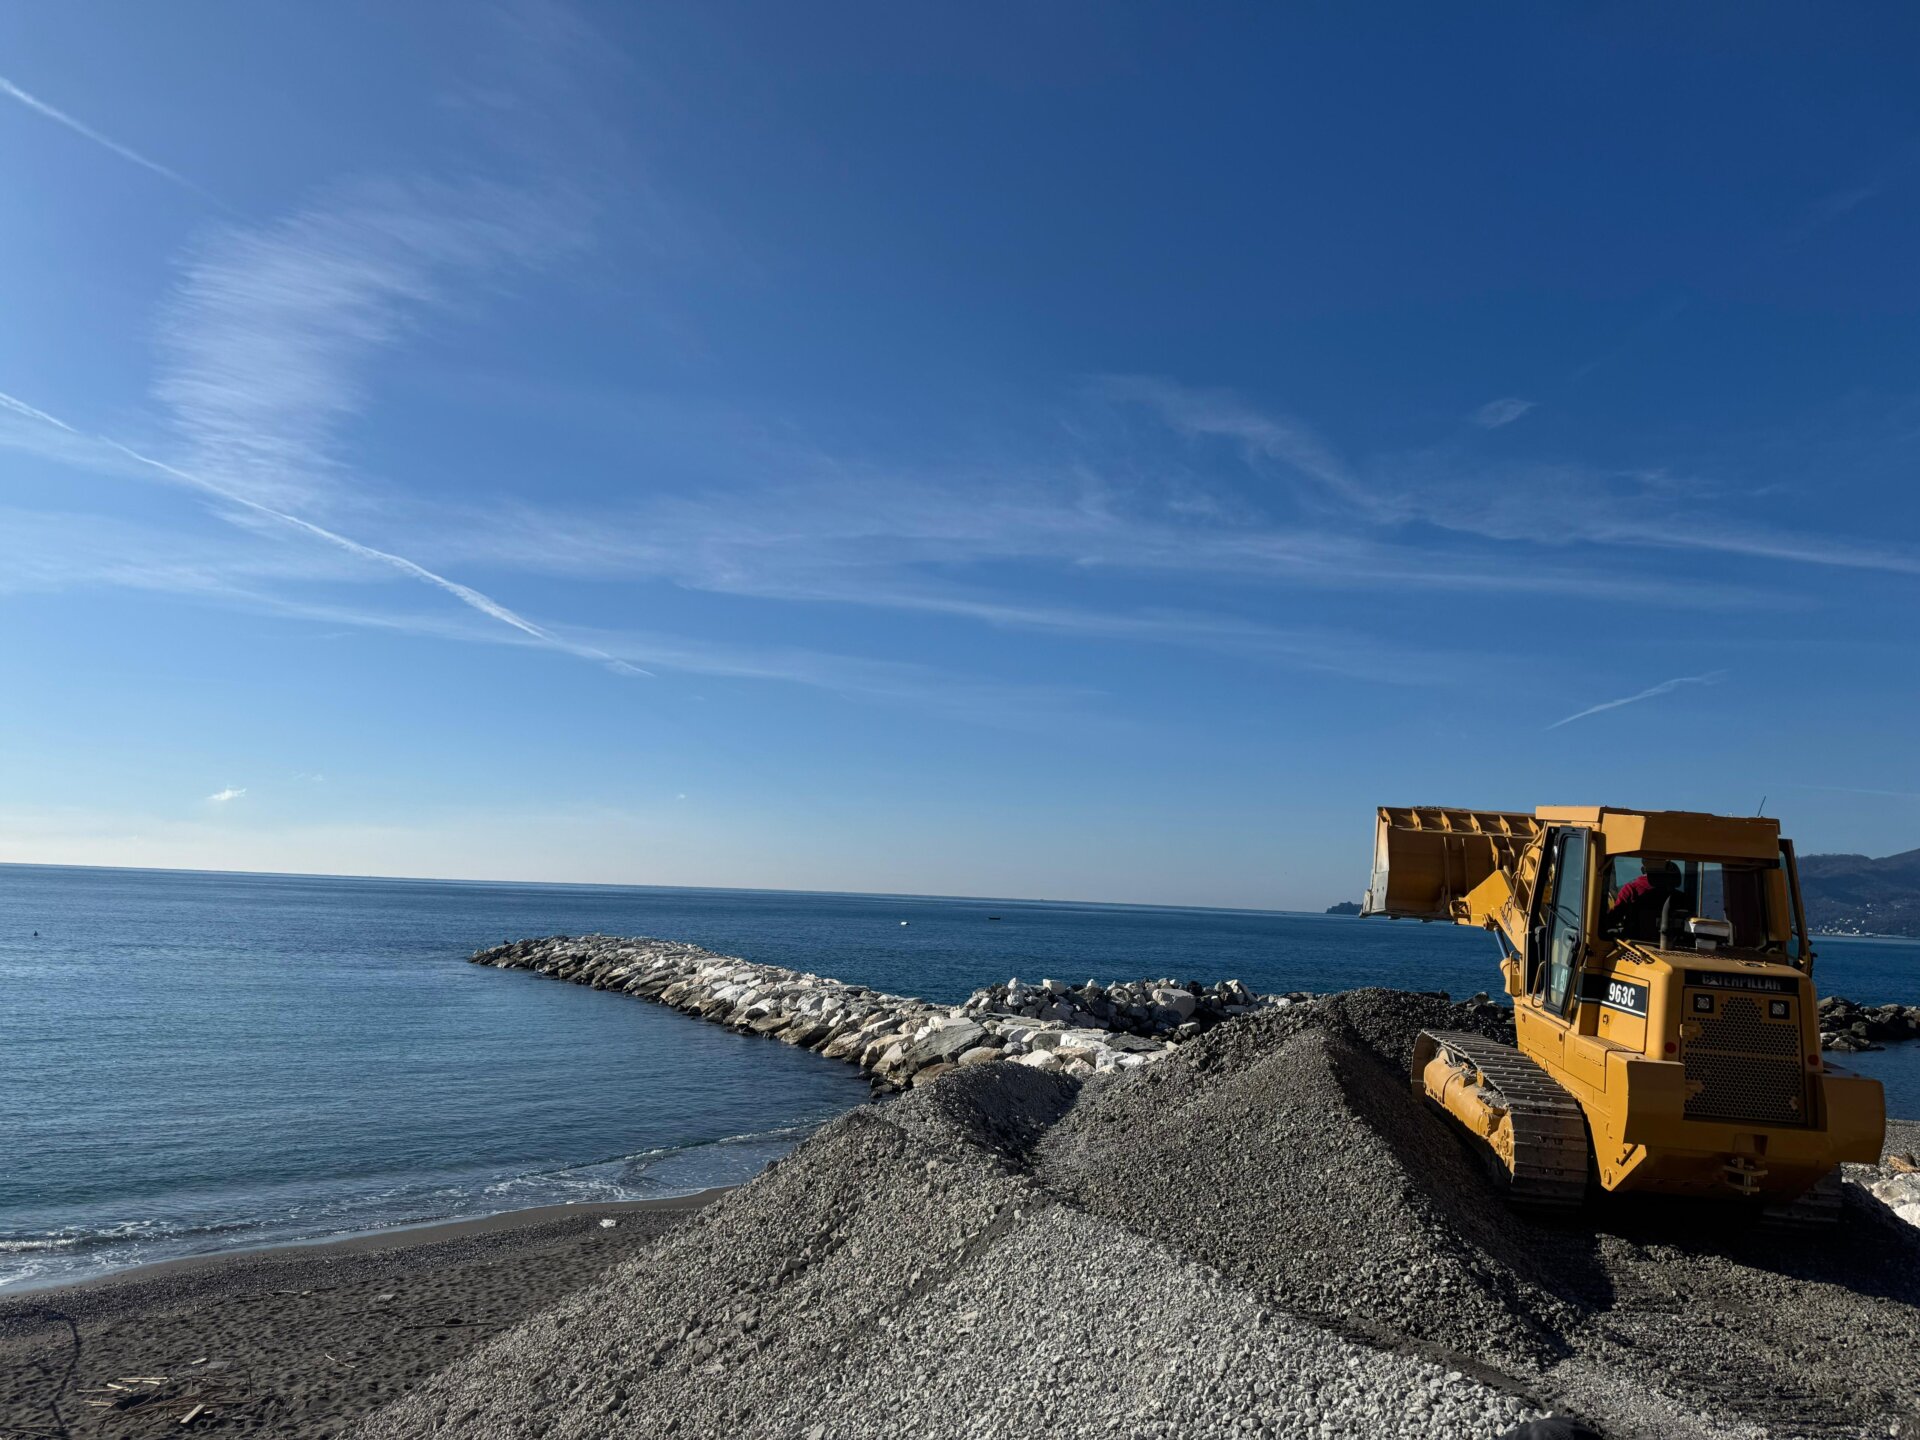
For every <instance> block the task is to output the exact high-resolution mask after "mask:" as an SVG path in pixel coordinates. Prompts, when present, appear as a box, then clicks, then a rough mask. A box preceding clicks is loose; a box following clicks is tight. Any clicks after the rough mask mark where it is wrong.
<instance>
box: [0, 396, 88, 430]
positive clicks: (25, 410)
mask: <svg viewBox="0 0 1920 1440" xmlns="http://www.w3.org/2000/svg"><path fill="white" fill-rule="evenodd" d="M0 407H4V408H6V409H8V410H11V411H13V412H14V413H15V414H16V415H24V416H26V417H27V418H28V419H29V420H39V421H43V422H44V423H46V424H48V425H51V426H53V427H54V428H55V429H56V430H64V431H66V432H67V433H68V434H69V435H77V434H79V433H80V432H79V431H77V430H75V429H74V428H73V427H72V426H71V425H68V424H66V423H65V422H63V421H60V420H56V419H54V418H53V416H51V415H49V414H47V412H46V411H44V410H36V409H34V408H33V406H31V405H29V404H27V402H26V401H24V400H16V399H14V398H13V396H11V395H9V394H7V393H6V392H5V391H4V390H0Z"/></svg>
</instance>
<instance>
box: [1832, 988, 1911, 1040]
mask: <svg viewBox="0 0 1920 1440" xmlns="http://www.w3.org/2000/svg"><path fill="white" fill-rule="evenodd" d="M1904 1040H1920V1005H1861V1004H1858V1003H1857V1002H1855V1001H1852V1000H1849V999H1847V998H1846V997H1845V996H1842V995H1826V996H1823V997H1821V1000H1820V1048H1821V1049H1822V1050H1838V1051H1840V1052H1841V1053H1842V1054H1845V1053H1848V1052H1852V1053H1856V1054H1857V1053H1858V1052H1860V1051H1862V1050H1882V1049H1885V1048H1886V1047H1887V1046H1888V1045H1895V1044H1899V1043H1900V1042H1901V1041H1904Z"/></svg>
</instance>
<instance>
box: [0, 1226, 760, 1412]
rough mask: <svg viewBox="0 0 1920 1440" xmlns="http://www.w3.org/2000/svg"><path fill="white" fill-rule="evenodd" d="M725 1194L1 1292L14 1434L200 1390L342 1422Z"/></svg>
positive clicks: (244, 1408) (428, 1230)
mask: <svg viewBox="0 0 1920 1440" xmlns="http://www.w3.org/2000/svg"><path fill="white" fill-rule="evenodd" d="M724 1193H725V1191H723V1190H709V1191H705V1192H702V1193H701V1194H698V1195H691V1196H686V1197H683V1198H676V1199H671V1200H659V1201H637V1202H632V1203H626V1204H609V1205H566V1206H549V1207H546V1208H544V1209H539V1210H524V1211H516V1212H513V1213H511V1214H506V1215H496V1216H490V1217H487V1218H484V1219H478V1220H463V1221H455V1222H451V1223H448V1224H443V1225H430V1226H415V1227H408V1228H405V1229H396V1230H386V1231H379V1232H375V1233H372V1234H367V1235H358V1236H353V1237H350V1238H346V1239H342V1240H337V1241H333V1242H329V1243H324V1244H313V1245H295V1246H282V1247H276V1248H273V1249H266V1250H251V1251H240V1252H235V1253H232V1254H225V1255H214V1256H207V1257H203V1258H195V1259H187V1260H176V1261H169V1262H166V1263H163V1264H158V1265H151V1266H146V1267H143V1268H141V1269H137V1270H130V1271H125V1272H122V1273H120V1274H117V1275H110V1276H106V1277H103V1278H101V1279H98V1280H93V1281H88V1282H84V1283H81V1284H76V1285H67V1286H60V1287H54V1288H48V1289H43V1290H32V1291H23V1292H20V1293H17V1294H8V1295H5V1296H0V1436H5V1437H7V1440H13V1437H36V1440H38V1437H42V1436H68V1435H70V1436H74V1437H90V1436H115V1437H118V1436H143V1435H155V1434H161V1433H179V1432H180V1430H181V1426H180V1421H181V1419H182V1418H183V1417H184V1416H186V1415H187V1414H188V1413H189V1412H190V1411H191V1410H192V1408H193V1406H194V1405H196V1404H201V1403H205V1404H207V1405H208V1407H209V1408H208V1409H207V1410H206V1411H203V1412H202V1415H203V1416H204V1417H205V1418H206V1419H207V1420H212V1419H214V1418H215V1415H214V1412H215V1411H217V1412H218V1418H219V1421H220V1429H221V1430H222V1431H223V1432H228V1433H240V1434H248V1433H250V1434H262V1435H269V1434H270V1435H276V1436H299V1437H303V1440H304V1437H319V1436H329V1435H337V1434H340V1433H341V1432H342V1431H343V1430H345V1429H346V1427H347V1426H348V1425H349V1424H351V1423H352V1422H353V1421H354V1420H356V1419H357V1418H359V1417H360V1416H362V1415H365V1414H366V1413H367V1412H369V1411H371V1410H373V1409H374V1408H376V1407H377V1406H379V1405H382V1404H384V1403H386V1402H387V1401H390V1400H392V1399H394V1398H396V1397H397V1396H399V1395H402V1394H404V1393H406V1392H407V1391H408V1390H410V1389H412V1388H413V1387H414V1386H416V1385H418V1384H419V1383H420V1382H421V1381H422V1380H424V1379H425V1378H426V1377H427V1376H429V1375H431V1374H433V1373H435V1372H436V1371H438V1370H440V1369H442V1368H444V1367H445V1366H446V1365H448V1364H449V1363H451V1362H452V1361H453V1360H455V1359H457V1358H459V1357H460V1356H461V1355H463V1354H465V1353H466V1352H467V1351H469V1350H471V1349H472V1348H474V1347H475V1346H477V1345H479V1344H480V1343H482V1342H483V1341H485V1340H487V1339H489V1338H490V1337H492V1336H493V1335H496V1334H498V1333H499V1332H500V1331H502V1330H504V1329H507V1328H509V1327H511V1326H512V1325H514V1324H517V1323H518V1322H519V1321H521V1320H522V1319H524V1318H526V1317H527V1316H528V1315H530V1314H533V1313H534V1312H536V1311H539V1310H542V1309H545V1308H547V1307H548V1306H550V1305H552V1304H554V1303H555V1302H557V1301H558V1300H560V1299H561V1298H562V1297H563V1296H565V1295H566V1294H568V1293H569V1292H571V1291H573V1290H575V1289H577V1288H578V1287H580V1286H582V1285H584V1284H587V1283H589V1282H590V1281H592V1280H594V1279H596V1278H597V1277H598V1276H600V1275H601V1274H602V1273H603V1272H604V1271H605V1270H606V1269H607V1268H608V1267H609V1266H611V1265H613V1264H615V1263H616V1262H618V1261H620V1260H623V1259H627V1258H629V1257H631V1256H632V1255H634V1254H635V1253H636V1252H638V1251H640V1250H642V1249H644V1248H645V1247H646V1246H648V1245H649V1244H651V1243H652V1242H653V1241H654V1240H655V1239H657V1238H658V1237H659V1236H660V1235H662V1234H664V1233H665V1232H666V1231H668V1230H670V1229H671V1228H673V1227H674V1226H675V1225H677V1224H679V1223H680V1222H681V1221H682V1220H684V1219H685V1218H686V1217H687V1216H689V1215H691V1214H693V1213H695V1212H696V1211H698V1210H699V1209H700V1208H701V1206H703V1205H705V1204H706V1203H708V1202H709V1201H711V1200H713V1199H714V1198H716V1197H717V1196H719V1195H721V1194H724ZM607 1221H612V1222H613V1223H612V1224H611V1225H608V1224H606V1223H605V1222H607ZM114 1387H120V1388H114ZM199 1418H200V1417H196V1419H199Z"/></svg>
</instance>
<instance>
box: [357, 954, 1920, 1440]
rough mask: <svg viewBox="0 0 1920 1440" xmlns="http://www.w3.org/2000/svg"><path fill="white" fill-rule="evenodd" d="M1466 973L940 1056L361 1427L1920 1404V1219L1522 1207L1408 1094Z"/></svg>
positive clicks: (961, 1432) (1354, 1430)
mask: <svg viewBox="0 0 1920 1440" xmlns="http://www.w3.org/2000/svg"><path fill="white" fill-rule="evenodd" d="M1499 1023H1500V1022H1499V1020H1498V1019H1497V1018H1496V1017H1491V1016H1489V1015H1488V1014H1487V1013H1486V1012H1485V1011H1484V1010H1483V1009H1482V1008H1480V1007H1475V1006H1472V1005H1471V1004H1470V1005H1468V1006H1466V1007H1454V1006H1451V1005H1449V1004H1448V1002H1446V1001H1445V999H1444V998H1443V997H1433V996H1414V995H1404V994H1396V993H1394V992H1387V991H1364V992H1354V993H1352V994H1349V995H1345V996H1337V997H1332V998H1330V999H1328V1000H1326V1001H1320V1002H1314V1003H1312V1004H1309V1005H1298V1006H1293V1007H1291V1008H1289V1009H1286V1010H1282V1011H1272V1012H1265V1013H1260V1014H1255V1015H1249V1016H1245V1017H1242V1018H1240V1019H1236V1020H1233V1021H1230V1022H1228V1023H1225V1024H1222V1025H1220V1026H1218V1027H1217V1028H1215V1029H1214V1030H1212V1031H1210V1032H1209V1033H1208V1034H1206V1035H1204V1036H1202V1037H1200V1038H1198V1039H1196V1040H1194V1041H1192V1042H1190V1043H1189V1044H1188V1045H1187V1046H1185V1047H1184V1048H1183V1049H1182V1050H1181V1052H1180V1053H1179V1054H1177V1055H1173V1056H1170V1057H1168V1058H1166V1059H1164V1060H1162V1061H1159V1062H1157V1063H1156V1064H1154V1065H1152V1066H1149V1067H1146V1068H1144V1069H1141V1070H1138V1071H1133V1072H1128V1073H1121V1074H1115V1075H1113V1076H1110V1077H1100V1078H1096V1079H1093V1080H1088V1081H1086V1082H1084V1083H1081V1082H1077V1081H1074V1080H1072V1079H1068V1078H1065V1077H1062V1076H1060V1075H1056V1074H1047V1073H1043V1072H1039V1071H1035V1070H1033V1069H1031V1068H1030V1067H1027V1066H1023V1065H1018V1064H1012V1063H998V1064H982V1065H975V1066H969V1067H965V1068H963V1069H959V1070H955V1071H952V1072H949V1073H948V1074H946V1075H944V1076H942V1077H941V1078H939V1079H938V1080H936V1081H934V1082H932V1083H931V1084H928V1085H924V1086H921V1087H918V1088H916V1089H915V1090H913V1091H912V1092H911V1093H909V1094H908V1095H906V1096H904V1097H903V1098H901V1099H899V1100H896V1101H892V1102H889V1103H887V1104H885V1105H882V1106H876V1107H870V1108H867V1109H863V1110H860V1111H857V1112H854V1113H853V1114H850V1115H847V1116H845V1117H842V1118H841V1119H840V1120H838V1121H836V1122H834V1123H833V1124H832V1125H829V1126H827V1127H826V1128H824V1129H823V1130H822V1131H821V1132H820V1133H819V1134H818V1135H816V1136H815V1137H814V1138H813V1139H812V1140H811V1141H809V1142H808V1143H807V1144H806V1145H804V1146H802V1147H801V1148H800V1149H799V1150H797V1151H796V1152H794V1154H793V1155H792V1156H790V1157H789V1158H788V1159H786V1160H785V1161H783V1162H781V1163H780V1164H778V1165H776V1166H774V1167H773V1168H771V1169H770V1170H768V1171H767V1172H766V1173H765V1174H763V1175H762V1176H761V1177H760V1178H758V1179H757V1180H755V1181H754V1182H753V1183H752V1184H750V1185H748V1186H746V1187H744V1188H742V1189H741V1190H740V1191H738V1192H735V1193H734V1194H733V1195H731V1196H729V1197H727V1198H726V1199H725V1200H723V1201H721V1202H719V1203H717V1204H715V1205H713V1206H712V1207H710V1208H709V1209H708V1210H707V1211H706V1212H705V1213H704V1214H703V1215H702V1216H701V1217H700V1218H699V1219H697V1220H696V1221H694V1222H692V1223H691V1224H689V1225H687V1226H686V1227H685V1228H683V1229H681V1230H678V1231H676V1232H674V1233H673V1234H671V1235H669V1236H667V1237H665V1238H664V1239H663V1240H662V1241H661V1242H660V1243H659V1245H658V1246H657V1247H656V1248H655V1249H654V1250H652V1251H650V1252H649V1253H647V1254H646V1255H644V1256H642V1257H640V1258H638V1259H636V1260H634V1261H631V1262H628V1263H627V1264H625V1265H624V1266H622V1267H621V1268H620V1269H618V1270H616V1271H614V1272H612V1273H611V1274H610V1275H609V1276H608V1278H607V1279H606V1280H605V1281H603V1282H602V1283H600V1284H599V1285H597V1286H594V1287H591V1288H589V1289H586V1290H583V1291H580V1292H578V1293H577V1294H575V1295H574V1296H573V1297H572V1298H571V1299H569V1300H568V1301H567V1302H566V1303H565V1304H563V1305H562V1306H561V1307H559V1308H558V1309H556V1310H554V1311H552V1312H550V1313H548V1314H545V1315H542V1316H539V1317H537V1318H535V1319H533V1320H531V1321H529V1322H527V1323H526V1324H523V1325H522V1326H520V1327H519V1328H518V1329H516V1330H514V1331H511V1332H509V1333H507V1334H506V1335H503V1336H501V1337H499V1338H498V1339H496V1340H495V1341H493V1342H492V1343H490V1344H489V1345H487V1346H486V1347H484V1348H482V1349H480V1350H478V1351H476V1352H474V1353H473V1354H472V1355H470V1356H469V1357H468V1358H467V1359H465V1360H463V1361H462V1362H461V1363H460V1364H458V1365H457V1366H455V1367H453V1368H452V1369H450V1370H448V1371H446V1372H445V1373H443V1374H442V1375H440V1376H438V1377H436V1378H435V1379H434V1380H433V1381H431V1382H429V1383H428V1384H427V1385H426V1386H425V1387H424V1388H422V1389H421V1390H420V1391H418V1392H416V1393H414V1394H413V1395H410V1396H408V1397H407V1398H406V1399H404V1400H402V1401H401V1402H399V1403H398V1404H396V1405H395V1406H394V1407H392V1408H391V1409H389V1410H387V1411H385V1412H383V1413H382V1414H380V1415H379V1416H377V1417H375V1418H374V1419H373V1420H372V1421H370V1422H369V1423H367V1424H366V1426H365V1427H364V1428H363V1429H362V1430H361V1431H359V1432H357V1433H359V1434H360V1435H361V1436H362V1437H363V1440H399V1437H448V1440H450V1437H454V1436H459V1437H463V1440H464V1437H501V1440H505V1437H514V1440H521V1437H525V1440H531V1437H534V1436H552V1437H556V1440H585V1437H589V1436H592V1437H601V1436H656V1435H658V1436H666V1435H672V1436H700V1437H705V1436H715V1437H719V1436H726V1437H729V1440H731V1437H734V1436H776V1435H777V1436H794V1437H802V1440H841V1437H844V1440H853V1437H865V1436H873V1435H886V1436H888V1437H902V1440H912V1437H919V1436H927V1437H935V1436H938V1437H959V1436H965V1437H983V1440H984V1437H997V1436H1008V1437H1013V1436H1023V1437H1024V1436H1030V1435H1036V1434H1040V1435H1049V1436H1080V1435H1121V1436H1147V1435H1168V1436H1171V1435H1182V1436H1185V1435H1196V1436H1214V1435H1221V1436H1228V1435H1275V1436H1318V1437H1333V1436H1354V1437H1360V1436H1366V1437H1379V1436H1422V1437H1426V1436H1436V1437H1437V1436H1447V1437H1459V1440H1476V1437H1492V1436H1496V1435H1499V1434H1501V1433H1502V1432H1503V1431H1505V1430H1506V1429H1508V1428H1510V1427H1512V1426H1513V1425H1515V1424H1517V1423H1519V1422H1521V1421H1522V1420H1525V1419H1529V1418H1533V1417H1536V1416H1538V1415H1539V1414H1541V1413H1542V1412H1543V1411H1544V1410H1546V1409H1548V1408H1549V1407H1551V1408H1554V1409H1558V1410H1564V1411H1570V1412H1573V1413H1577V1414H1579V1415H1581V1416H1583V1417H1584V1418H1585V1419H1587V1420H1589V1421H1591V1422H1593V1423H1594V1424H1595V1425H1596V1426H1597V1427H1598V1428H1599V1429H1600V1431H1601V1433H1603V1434H1605V1435H1607V1436H1609V1437H1613V1440H1621V1437H1628V1436H1645V1437H1653V1436H1661V1437H1668V1436H1672V1437H1732V1436H1740V1437H1753V1436H1768V1435H1772V1436H1782V1437H1785V1436H1795V1437H1797V1436H1822V1435H1833V1436H1838V1435H1848V1436H1856V1435H1869V1434H1871V1435H1888V1436H1914V1435H1920V1379H1917V1378H1916V1363H1915V1362H1916V1359H1917V1358H1920V1243H1917V1242H1920V1234H1917V1233H1916V1232H1915V1231H1914V1230H1913V1228H1912V1227H1910V1226H1907V1225H1904V1224H1902V1223H1900V1222H1899V1221H1897V1220H1895V1219H1893V1218H1892V1217H1891V1216H1890V1215H1889V1213H1888V1212H1887V1211H1886V1210H1885V1207H1883V1206H1880V1205H1879V1204H1878V1202H1876V1201H1874V1200H1872V1199H1871V1198H1870V1197H1868V1196H1867V1195H1866V1194H1865V1192H1864V1191H1860V1190H1859V1189H1858V1188H1857V1187H1849V1194H1848V1197H1847V1215H1846V1223H1845V1225H1844V1226H1843V1227H1842V1229H1841V1230H1840V1232H1839V1233H1838V1234H1836V1235H1834V1236H1828V1237H1807V1236H1801V1235H1793V1236H1785V1237H1782V1236H1779V1235H1770V1234H1768V1233H1766V1232H1762V1231H1759V1230H1755V1229H1753V1228H1752V1227H1750V1226H1744V1225H1742V1224H1741V1223H1739V1222H1738V1221H1737V1220H1731V1219H1729V1217H1728V1215H1727V1212H1725V1211H1723V1210H1718V1209H1716V1210H1713V1211H1711V1212H1707V1211H1702V1210H1697V1209H1696V1210H1688V1211H1677V1210H1671V1209H1669V1210H1660V1209H1657V1208H1635V1207H1625V1208H1620V1207H1615V1208H1609V1209H1605V1210H1598V1211H1596V1212H1595V1213H1593V1214H1590V1215H1587V1216H1584V1217H1581V1218H1579V1219H1578V1220H1576V1221H1570V1222H1568V1223H1566V1224H1564V1225H1560V1226H1544V1225H1539V1224H1535V1223H1533V1222H1530V1221H1527V1220H1525V1219H1522V1218H1519V1217H1517V1216H1515V1215H1513V1214H1511V1213H1509V1212H1507V1211H1506V1210H1505V1209H1504V1208H1503V1207H1502V1205H1501V1203H1500V1201H1499V1198H1498V1196H1497V1195H1496V1193H1495V1192H1494V1191H1493V1189H1492V1187H1491V1186H1490V1185H1489V1183H1488V1182H1487V1181H1486V1180H1485V1178H1484V1177H1483V1176H1482V1174H1481V1173H1480V1171H1479V1169H1478V1167H1477V1165H1476V1164H1475V1163H1473V1162H1472V1161H1471V1159H1470V1158H1469V1157H1468V1156H1467V1155H1466V1154H1465V1153H1464V1151H1463V1150H1462V1148H1461V1147H1460V1146H1459V1144H1458V1143H1457V1142H1456V1140H1455V1138H1454V1137H1453V1135H1452V1134H1451V1132H1450V1131H1449V1130H1448V1129H1447V1128H1446V1127H1445V1126H1444V1125H1443V1124H1441V1123H1440V1122H1439V1121H1438V1120H1437V1119H1435V1118H1434V1117H1432V1116H1431V1115H1429V1114H1428V1113H1427V1112H1426V1111H1425V1109H1424V1108H1423V1107H1422V1106H1421V1105H1420V1104H1419V1103H1417V1101H1416V1100H1415V1098H1414V1096H1413V1095H1412V1093H1411V1089H1410V1087H1409V1085H1408V1083H1407V1079H1406V1069H1405V1065H1406V1057H1407V1054H1408V1052H1409V1050H1410V1048H1411V1045H1412V1039H1413V1036H1414V1034H1415V1033H1416V1032H1417V1031H1418V1030H1419V1029H1420V1028H1422V1027H1424V1026H1437V1027H1445V1028H1453V1029H1459V1028H1479V1029H1483V1030H1497V1028H1498V1026H1499Z"/></svg>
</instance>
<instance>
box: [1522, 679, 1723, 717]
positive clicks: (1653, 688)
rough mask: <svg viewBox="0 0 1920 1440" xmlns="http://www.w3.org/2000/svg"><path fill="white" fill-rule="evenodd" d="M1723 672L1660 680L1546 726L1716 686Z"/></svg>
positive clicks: (1590, 706)
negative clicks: (1687, 688) (1683, 689)
mask: <svg viewBox="0 0 1920 1440" xmlns="http://www.w3.org/2000/svg"><path fill="white" fill-rule="evenodd" d="M1726 675H1727V672H1726V671H1724V670H1712V671H1709V672H1708V673H1707V674H1705V675H1679V676H1676V677H1675V678H1673V679H1672V680H1662V681H1661V682H1660V683H1659V684H1658V685H1650V686H1648V687H1647V688H1646V689H1645V690H1642V691H1640V692H1639V693H1638V694H1637V695H1623V696H1621V697H1620V698H1619V699H1618V700H1605V701H1602V702H1601V703H1600V704H1598V705H1589V706H1588V707H1587V708H1586V709H1584V710H1577V711H1575V712H1574V713H1573V714H1571V715H1569V716H1567V717H1566V718H1565V719H1562V720H1556V721H1554V722H1553V724H1551V725H1549V726H1547V729H1549V730H1558V729H1559V728H1560V727H1561V726H1562V725H1571V724H1572V723H1573V722H1574V721H1576V720H1584V719H1586V718H1587V717H1588V716H1589V715H1598V714H1600V713H1601V712H1603V711H1606V710H1618V709H1619V708H1620V707H1621V706H1623V705H1638V704H1639V703H1640V702H1641V701H1642V700H1652V699H1655V698H1656V697H1658V696H1661V695H1671V694H1672V693H1673V692H1674V691H1675V690H1678V689H1679V688H1680V687H1681V686H1683V685H1718V684H1719V683H1720V682H1721V681H1722V680H1724V679H1725V678H1726Z"/></svg>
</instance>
